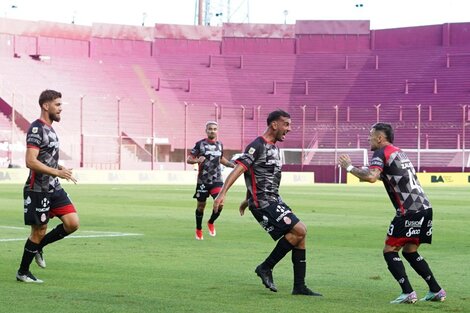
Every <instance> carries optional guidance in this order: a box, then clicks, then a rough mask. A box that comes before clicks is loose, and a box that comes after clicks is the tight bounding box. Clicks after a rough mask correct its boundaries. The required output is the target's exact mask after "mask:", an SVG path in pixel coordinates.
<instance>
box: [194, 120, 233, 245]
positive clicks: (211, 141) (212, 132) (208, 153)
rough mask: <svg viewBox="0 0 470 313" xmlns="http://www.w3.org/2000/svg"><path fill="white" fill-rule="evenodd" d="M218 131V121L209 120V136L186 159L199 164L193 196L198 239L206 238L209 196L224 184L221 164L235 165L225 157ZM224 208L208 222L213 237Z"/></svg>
mask: <svg viewBox="0 0 470 313" xmlns="http://www.w3.org/2000/svg"><path fill="white" fill-rule="evenodd" d="M217 131H218V125H217V122H215V121H209V122H207V123H206V134H207V138H204V139H201V140H199V141H198V142H196V144H195V145H194V148H193V149H192V150H191V153H190V154H189V155H188V158H187V160H186V162H187V163H188V164H197V165H198V175H197V185H196V192H195V193H194V196H193V198H195V199H196V200H197V207H196V212H195V215H196V239H197V240H203V239H204V236H203V234H202V218H203V217H204V209H205V207H206V200H207V198H208V197H209V196H212V198H215V197H217V195H218V194H219V190H220V188H221V187H222V185H223V180H222V172H221V168H220V164H223V165H225V166H227V167H231V168H233V167H234V166H235V165H234V164H233V163H232V162H230V161H228V160H227V159H226V158H225V157H224V146H223V144H222V142H220V141H218V140H217ZM222 208H223V206H222V205H221V206H220V207H219V209H218V211H217V212H212V215H211V217H210V219H209V221H208V222H207V227H208V229H209V235H211V236H213V237H214V236H215V235H216V231H215V226H214V222H215V220H216V219H217V218H218V217H219V215H220V211H222Z"/></svg>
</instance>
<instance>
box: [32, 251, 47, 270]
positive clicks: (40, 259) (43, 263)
mask: <svg viewBox="0 0 470 313" xmlns="http://www.w3.org/2000/svg"><path fill="white" fill-rule="evenodd" d="M34 260H35V261H36V264H37V265H38V266H39V267H40V268H46V260H44V255H43V254H42V250H41V251H38V253H36V255H35V256H34Z"/></svg>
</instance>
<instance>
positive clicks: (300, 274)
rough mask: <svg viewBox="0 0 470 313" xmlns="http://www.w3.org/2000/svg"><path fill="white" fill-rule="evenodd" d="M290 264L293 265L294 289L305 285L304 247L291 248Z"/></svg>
mask: <svg viewBox="0 0 470 313" xmlns="http://www.w3.org/2000/svg"><path fill="white" fill-rule="evenodd" d="M292 265H293V267H294V289H295V288H300V287H303V286H305V274H306V271H307V260H306V259H305V250H304V249H295V248H294V249H292Z"/></svg>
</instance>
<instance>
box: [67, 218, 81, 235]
mask: <svg viewBox="0 0 470 313" xmlns="http://www.w3.org/2000/svg"><path fill="white" fill-rule="evenodd" d="M79 227H80V221H79V220H78V218H77V219H73V220H70V221H67V222H66V223H64V230H65V231H66V232H67V234H71V233H73V232H75V231H77V230H78V228H79Z"/></svg>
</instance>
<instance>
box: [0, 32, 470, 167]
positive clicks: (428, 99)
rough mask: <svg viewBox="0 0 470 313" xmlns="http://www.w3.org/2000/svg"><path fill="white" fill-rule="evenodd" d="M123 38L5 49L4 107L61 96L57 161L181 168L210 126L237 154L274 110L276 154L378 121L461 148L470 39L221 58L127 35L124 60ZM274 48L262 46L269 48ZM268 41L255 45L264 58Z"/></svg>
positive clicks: (436, 144)
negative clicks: (280, 112)
mask: <svg viewBox="0 0 470 313" xmlns="http://www.w3.org/2000/svg"><path fill="white" fill-rule="evenodd" d="M12 36H17V35H14V34H13V35H12ZM376 36H379V34H377V35H376ZM337 38H338V39H335V40H339V41H340V40H341V37H337ZM126 40H127V41H124V40H123V41H122V42H120V40H119V39H118V38H114V39H113V41H112V44H108V41H106V40H104V39H101V40H98V39H96V38H90V41H89V45H90V48H89V50H90V51H92V52H88V54H86V53H85V52H83V53H82V55H79V56H75V55H74V56H73V57H71V56H70V53H68V54H65V55H60V52H58V53H57V55H52V56H51V57H50V58H48V59H47V60H38V59H37V58H36V59H34V58H31V57H29V56H28V55H25V54H23V55H20V56H19V57H18V55H14V54H13V53H9V52H8V51H9V50H7V49H6V48H5V49H2V50H0V68H1V72H0V86H1V88H0V97H2V98H4V99H5V98H7V97H6V96H7V95H11V94H12V93H13V94H15V100H14V101H13V100H11V99H10V100H9V101H7V102H8V104H9V105H11V106H14V107H15V110H16V111H17V112H18V114H20V115H21V116H22V117H23V118H24V119H25V120H26V121H29V122H31V121H33V120H34V119H36V118H37V117H38V114H39V113H38V112H39V110H38V107H37V97H38V95H39V93H40V92H41V91H42V90H44V89H46V88H52V89H56V90H59V91H61V92H62V93H63V100H64V113H63V122H61V123H58V124H57V125H54V127H55V128H57V131H58V133H59V135H60V137H61V140H62V142H63V146H62V147H61V149H62V153H63V156H64V157H65V159H66V160H69V162H71V163H72V164H81V165H84V166H86V167H98V168H99V167H105V168H106V167H110V168H116V164H117V163H118V162H120V160H122V159H125V160H126V161H128V162H131V163H132V162H134V163H135V164H137V163H147V164H148V162H150V160H151V149H152V143H154V144H155V145H156V146H157V147H156V148H155V151H156V153H157V155H156V160H160V161H162V162H163V161H174V162H182V161H183V160H184V158H185V154H186V153H185V151H187V150H188V149H190V148H191V147H192V145H193V144H194V142H195V141H197V140H199V139H200V138H202V137H204V136H205V132H204V125H205V122H206V121H207V120H216V121H219V122H220V126H219V128H220V131H219V136H220V139H221V140H222V141H223V142H224V146H225V149H226V150H227V151H229V152H230V153H235V152H239V151H240V150H242V149H243V148H244V146H245V145H246V144H247V143H248V142H249V141H251V140H252V139H253V138H254V137H255V136H257V135H259V134H261V133H262V132H263V130H264V128H265V127H266V122H265V121H266V116H267V114H268V113H269V112H270V111H272V110H274V109H277V108H282V109H285V110H287V111H289V112H290V113H291V115H292V121H293V124H292V132H291V133H290V134H289V137H288V140H287V141H286V142H285V143H282V144H280V146H281V147H285V148H302V147H303V148H328V149H331V148H368V141H367V136H368V131H369V127H370V125H372V124H373V123H374V122H376V121H378V120H380V121H386V122H390V123H392V124H393V125H394V126H395V128H396V138H397V139H396V144H397V145H398V146H401V147H403V148H409V149H416V148H419V149H461V148H464V147H470V139H469V138H470V131H469V130H468V128H469V127H470V126H469V125H468V123H470V117H469V112H470V101H469V100H468V99H469V93H470V76H469V74H468V73H470V71H469V70H470V40H468V43H467V42H465V40H460V41H459V43H458V44H456V45H452V44H450V45H437V46H436V45H431V44H430V45H428V46H425V47H419V46H410V47H402V46H400V43H399V42H397V47H396V48H390V44H389V45H388V46H387V47H386V48H382V47H381V46H380V44H378V45H377V46H375V47H373V48H370V47H362V48H360V49H351V50H347V49H337V50H335V49H331V50H330V51H323V52H302V50H296V49H297V48H295V47H296V42H297V43H302V40H303V39H302V36H297V37H296V38H292V39H289V41H284V42H283V43H282V45H284V46H286V47H287V46H288V45H292V51H293V52H289V50H290V49H287V48H286V49H284V50H283V51H280V52H279V53H275V52H272V53H259V52H257V51H256V44H255V45H254V46H253V47H254V48H252V49H250V50H249V51H246V52H243V53H240V51H241V50H243V49H242V48H240V47H237V46H236V43H234V41H231V44H230V45H224V40H225V39H224V38H223V37H222V38H219V39H218V40H219V41H218V44H219V45H220V46H221V47H224V49H223V51H222V48H220V49H217V41H213V40H210V41H209V40H206V39H197V40H194V39H191V40H188V39H185V38H182V39H181V43H182V44H181V45H178V44H176V42H177V41H178V40H177V39H175V40H174V42H173V46H172V47H177V46H181V47H183V46H185V47H186V48H185V49H183V50H182V51H178V52H175V50H174V49H175V48H168V47H167V49H162V47H164V46H163V45H162V43H161V42H160V43H159V44H160V46H158V45H157V43H156V42H157V39H155V40H154V42H153V43H152V42H150V41H143V40H137V39H136V40H135V42H136V45H135V46H137V47H140V48H138V50H136V51H137V52H133V50H132V47H133V45H132V41H130V42H131V44H130V43H129V40H128V39H126ZM146 40H148V39H146ZM279 40H283V39H282V38H278V39H276V38H271V39H270V43H271V44H272V45H273V47H278V46H279V45H278V43H277V41H279ZM348 40H351V39H348ZM361 40H362V39H361ZM51 42H52V41H48V42H47V44H48V45H51V44H52V45H53V42H52V43H51ZM185 42H186V43H187V45H185V44H183V43H185ZM361 42H362V41H361ZM377 42H380V40H377ZM137 43H138V44H137ZM196 43H197V44H196ZM270 43H269V42H263V43H262V49H263V51H265V50H269V49H268V48H269V44H270ZM61 45H65V46H66V45H67V42H65V43H64V42H62V43H61ZM120 45H122V46H120ZM152 45H153V46H152ZM75 46H76V45H73V44H72V45H71V49H73V47H75ZM150 46H152V47H153V49H148V50H149V52H147V48H146V47H150ZM260 46H261V44H260ZM297 46H302V47H305V46H306V45H300V44H297ZM123 47H124V48H125V49H126V51H127V50H129V51H128V53H123V52H122V49H123ZM158 47H160V48H158ZM187 47H196V48H197V49H196V48H195V50H194V53H192V52H191V49H189V48H187ZM113 49H115V50H113ZM136 49H137V48H136ZM172 49H173V50H172ZM230 49H233V51H231V50H230ZM299 49H300V48H299ZM303 49H305V48H303ZM312 49H313V48H312ZM49 50H50V51H54V49H52V48H51V46H48V49H47V51H49ZM274 50H275V49H274ZM281 50H282V49H281ZM84 51H85V50H84ZM221 51H222V52H221ZM286 51H287V52H286ZM0 113H1V112H0ZM5 119H6V122H8V119H7V118H2V119H0V125H1V124H5V123H6V122H5ZM20 128H21V129H22V130H23V131H26V129H24V126H23V127H20ZM0 135H1V134H0ZM81 135H83V141H81V139H82V138H81ZM81 142H83V145H81ZM158 153H162V155H159V154H158ZM448 158H449V160H447V161H448V163H449V164H450V163H452V162H454V163H456V162H457V163H458V161H455V160H453V159H452V158H451V157H448ZM317 161H318V160H317ZM447 161H445V162H447ZM82 162H83V164H82ZM430 162H431V161H430ZM433 162H434V161H433ZM135 167H139V168H140V167H142V166H140V165H139V166H135ZM131 168H132V166H131Z"/></svg>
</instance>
